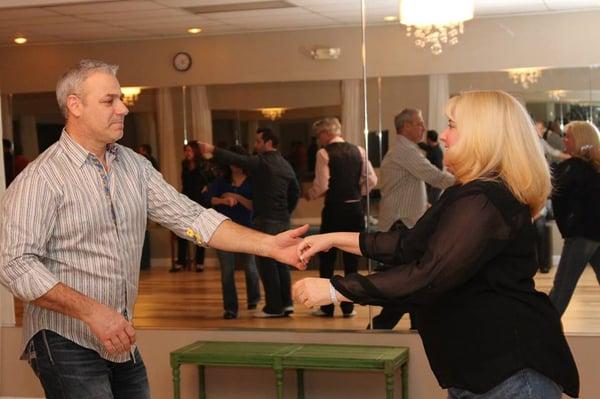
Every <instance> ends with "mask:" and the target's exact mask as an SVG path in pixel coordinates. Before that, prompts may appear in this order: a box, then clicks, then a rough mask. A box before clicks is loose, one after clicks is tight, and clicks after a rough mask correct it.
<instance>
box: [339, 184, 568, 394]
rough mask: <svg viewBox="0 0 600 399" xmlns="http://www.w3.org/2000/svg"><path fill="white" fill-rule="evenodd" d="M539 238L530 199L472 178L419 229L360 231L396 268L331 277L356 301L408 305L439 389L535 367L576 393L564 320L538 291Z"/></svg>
mask: <svg viewBox="0 0 600 399" xmlns="http://www.w3.org/2000/svg"><path fill="white" fill-rule="evenodd" d="M534 239H535V238H534V229H533V226H532V223H531V216H530V212H529V209H528V207H527V206H526V205H524V204H521V203H519V202H518V201H517V200H516V198H515V197H514V196H513V195H512V193H511V192H510V191H509V190H508V188H507V187H506V186H505V185H504V184H502V183H499V182H491V181H474V182H471V183H469V184H466V185H462V186H454V187H451V188H449V189H448V190H446V191H445V193H444V194H443V195H442V197H441V198H440V200H439V201H438V202H437V203H436V204H435V205H434V206H433V207H432V208H430V209H429V210H428V211H427V213H425V215H423V217H422V218H421V219H420V220H419V221H418V222H417V224H416V225H415V226H414V228H413V229H410V230H409V229H407V228H401V229H398V230H396V231H392V232H387V233H362V234H361V235H360V248H361V252H362V253H363V255H365V256H367V257H369V258H373V259H376V260H379V261H382V262H384V263H390V264H394V265H397V266H394V267H392V268H391V269H389V270H387V271H385V272H383V273H378V274H373V275H370V276H361V275H359V274H352V275H349V276H347V277H345V278H342V277H339V276H335V277H334V278H333V279H332V283H333V285H334V287H335V288H336V289H337V290H338V291H339V292H341V293H342V294H343V295H344V296H346V297H347V298H349V299H352V300H353V301H355V302H357V303H360V304H371V305H381V306H403V307H406V306H408V307H410V308H412V309H413V312H414V314H415V315H416V318H417V326H418V328H419V333H420V335H421V338H422V340H423V345H424V347H425V351H426V353H427V357H428V359H429V362H430V364H431V367H432V369H433V372H434V373H435V375H436V377H437V379H438V381H439V383H440V385H441V386H442V387H443V388H449V387H454V388H461V389H466V390H469V391H471V392H474V393H484V392H487V391H488V390H490V389H491V388H493V387H494V386H496V385H498V384H499V383H500V382H502V381H503V380H505V379H506V378H508V377H510V376H511V375H512V374H514V373H516V372H517V371H519V370H521V369H524V368H531V369H534V370H537V371H538V372H540V373H542V374H544V375H546V376H547V377H549V378H550V379H552V380H553V381H555V382H556V383H557V384H559V385H561V386H562V387H563V389H564V392H565V393H567V394H569V395H570V396H572V397H577V395H578V391H579V377H578V374H577V368H576V366H575V362H574V361H573V357H572V355H571V352H570V350H569V347H568V345H567V342H566V340H565V337H564V334H563V332H562V325H561V323H560V317H559V315H558V313H557V312H556V310H555V309H554V307H553V306H552V304H551V302H550V300H549V299H548V296H547V295H545V294H543V293H540V292H538V291H536V290H535V285H534V281H533V276H534V275H535V273H536V271H537V262H536V255H535V244H534V242H535V241H534Z"/></svg>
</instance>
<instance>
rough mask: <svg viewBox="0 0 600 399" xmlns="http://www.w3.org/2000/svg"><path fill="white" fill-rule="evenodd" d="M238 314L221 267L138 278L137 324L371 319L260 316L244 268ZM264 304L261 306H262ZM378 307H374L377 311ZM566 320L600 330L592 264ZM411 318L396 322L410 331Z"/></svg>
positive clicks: (300, 324)
mask: <svg viewBox="0 0 600 399" xmlns="http://www.w3.org/2000/svg"><path fill="white" fill-rule="evenodd" d="M555 270H556V268H553V269H552V270H551V272H550V273H548V274H538V275H537V276H536V286H537V289H538V290H540V291H543V292H548V291H549V290H550V287H551V285H552V279H553V277H554V271H555ZM315 275H316V272H314V271H294V272H292V279H293V281H297V280H298V279H301V278H303V277H307V276H315ZM236 280H237V287H238V293H239V297H240V309H241V310H240V313H239V316H238V318H237V319H235V320H224V319H223V318H222V314H223V305H222V297H221V285H220V272H219V269H218V268H217V266H212V267H207V269H206V270H205V271H204V272H202V273H195V272H191V271H182V272H178V273H169V272H168V270H167V268H162V267H154V268H152V270H150V271H144V272H142V274H141V277H140V290H139V297H138V301H137V304H136V307H135V318H134V324H135V326H136V328H152V329H199V328H284V329H298V328H299V329H350V330H363V329H365V327H366V326H367V324H368V320H369V308H368V307H362V306H356V310H357V313H358V314H357V316H356V317H353V318H342V317H341V312H340V310H339V308H337V309H336V315H335V316H336V317H333V318H320V317H314V316H311V315H310V314H309V311H308V310H307V309H304V308H303V307H301V306H296V309H295V312H294V314H293V315H292V316H290V317H286V318H280V319H257V318H253V317H252V312H251V311H248V310H246V300H245V286H244V281H243V272H241V271H238V272H236ZM259 309H260V306H259ZM15 310H16V316H17V325H21V318H22V304H21V303H20V302H19V301H16V304H15ZM378 311H379V309H378V308H376V307H374V308H372V312H373V314H374V315H376V314H377V313H378ZM563 325H564V329H565V332H566V333H569V334H592V335H600V287H599V286H598V282H597V281H596V278H595V275H594V273H593V271H592V269H591V268H589V267H588V268H587V269H586V271H585V273H584V275H583V276H582V278H581V280H580V281H579V285H578V286H577V290H576V291H575V295H574V297H573V299H572V300H571V303H570V305H569V308H568V309H567V312H566V313H565V315H564V316H563ZM408 327H409V323H408V317H404V318H403V320H402V321H401V322H400V323H399V324H398V326H397V327H396V329H397V330H407V329H408Z"/></svg>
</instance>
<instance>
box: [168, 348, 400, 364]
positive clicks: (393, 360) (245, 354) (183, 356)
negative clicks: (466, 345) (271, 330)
mask: <svg viewBox="0 0 600 399" xmlns="http://www.w3.org/2000/svg"><path fill="white" fill-rule="evenodd" d="M407 361H408V348H404V347H391V346H359V345H333V344H298V343H271V342H215V341H198V342H195V343H193V344H191V345H187V346H184V347H183V348H179V349H177V350H175V351H173V352H171V365H177V364H180V363H196V364H205V365H239V366H258V367H261V366H262V367H272V366H273V365H274V363H275V362H280V363H281V365H282V366H283V367H289V368H305V369H310V368H315V369H348V370H350V369H352V370H356V369H368V370H377V369H384V368H390V367H391V368H397V367H399V366H401V365H403V364H404V363H406V362H407Z"/></svg>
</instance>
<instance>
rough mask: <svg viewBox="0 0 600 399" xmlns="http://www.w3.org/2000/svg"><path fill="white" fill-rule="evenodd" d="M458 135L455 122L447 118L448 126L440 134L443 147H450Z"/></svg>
mask: <svg viewBox="0 0 600 399" xmlns="http://www.w3.org/2000/svg"><path fill="white" fill-rule="evenodd" d="M458 136H459V133H458V130H457V129H456V122H454V121H453V120H452V119H451V118H450V119H448V127H447V128H446V130H444V131H443V132H442V134H441V135H440V140H441V141H442V143H444V148H445V149H446V150H447V149H449V148H452V146H453V145H454V144H456V142H457V141H458Z"/></svg>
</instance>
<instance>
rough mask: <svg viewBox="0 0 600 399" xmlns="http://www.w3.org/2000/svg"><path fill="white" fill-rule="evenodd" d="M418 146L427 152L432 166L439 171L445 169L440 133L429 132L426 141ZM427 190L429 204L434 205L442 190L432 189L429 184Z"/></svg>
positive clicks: (426, 154)
mask: <svg viewBox="0 0 600 399" xmlns="http://www.w3.org/2000/svg"><path fill="white" fill-rule="evenodd" d="M417 144H418V146H419V148H420V149H422V150H423V151H425V158H427V160H428V161H429V162H431V164H432V165H435V167H436V168H438V169H439V170H443V169H444V152H443V151H442V148H441V147H440V143H439V141H438V133H437V132H436V131H435V130H428V131H427V135H426V136H425V141H424V142H423V141H422V142H420V143H417ZM426 189H427V202H429V204H431V205H433V204H434V203H435V202H436V201H437V200H438V198H439V197H440V194H441V193H442V190H440V189H439V188H437V187H432V186H431V185H429V184H427V185H426Z"/></svg>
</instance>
